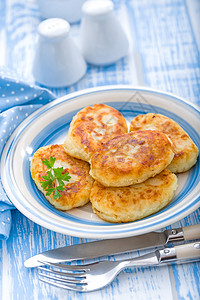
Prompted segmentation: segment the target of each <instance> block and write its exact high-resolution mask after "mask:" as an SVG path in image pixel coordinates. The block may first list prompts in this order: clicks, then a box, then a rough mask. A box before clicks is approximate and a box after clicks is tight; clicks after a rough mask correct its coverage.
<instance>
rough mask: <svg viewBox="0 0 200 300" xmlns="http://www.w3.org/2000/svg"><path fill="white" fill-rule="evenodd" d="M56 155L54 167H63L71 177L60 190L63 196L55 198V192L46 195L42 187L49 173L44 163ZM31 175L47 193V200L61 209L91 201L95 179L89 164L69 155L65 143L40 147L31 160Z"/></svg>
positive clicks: (41, 189) (39, 187)
mask: <svg viewBox="0 0 200 300" xmlns="http://www.w3.org/2000/svg"><path fill="white" fill-rule="evenodd" d="M51 156H52V157H55V158H56V161H55V164H54V167H55V168H57V167H63V174H64V173H67V172H69V175H70V176H71V178H70V179H69V182H65V183H66V184H65V190H64V191H60V194H61V197H60V198H59V199H54V192H53V194H51V195H50V196H46V192H45V191H44V189H43V188H42V187H41V183H40V181H44V179H43V178H42V176H45V175H47V171H48V169H47V167H46V166H45V165H44V164H43V163H42V161H43V160H44V159H45V158H46V159H47V160H49V159H50V157H51ZM31 175H32V178H33V180H34V181H35V183H36V185H37V187H38V189H39V190H40V191H41V192H42V193H43V194H44V195H45V197H46V198H47V200H48V201H49V202H50V203H51V204H52V205H54V206H55V207H56V208H57V209H60V210H69V209H72V208H73V207H78V206H83V205H84V204H86V203H87V202H88V201H89V196H90V191H91V187H92V184H93V179H92V178H91V176H90V175H89V164H88V163H87V162H85V161H82V160H79V159H76V158H74V157H71V156H69V155H68V154H67V153H66V152H65V150H64V147H63V145H50V146H46V147H41V148H39V149H38V150H37V151H36V152H35V154H34V156H33V159H32V162H31Z"/></svg>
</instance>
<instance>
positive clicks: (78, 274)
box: [38, 267, 86, 279]
mask: <svg viewBox="0 0 200 300" xmlns="http://www.w3.org/2000/svg"><path fill="white" fill-rule="evenodd" d="M38 269H39V270H41V271H45V272H48V273H52V274H57V275H60V276H63V277H70V278H75V277H76V278H82V279H85V278H86V276H84V275H83V274H85V272H82V273H80V272H79V273H72V272H70V273H67V272H60V271H57V270H52V269H48V268H45V267H38Z"/></svg>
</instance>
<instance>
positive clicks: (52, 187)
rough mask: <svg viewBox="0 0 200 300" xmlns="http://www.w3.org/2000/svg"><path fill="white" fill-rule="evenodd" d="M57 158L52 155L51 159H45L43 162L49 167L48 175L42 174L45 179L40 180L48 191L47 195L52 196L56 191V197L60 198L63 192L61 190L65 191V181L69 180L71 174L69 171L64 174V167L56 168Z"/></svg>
mask: <svg viewBox="0 0 200 300" xmlns="http://www.w3.org/2000/svg"><path fill="white" fill-rule="evenodd" d="M55 161H56V158H55V157H52V156H51V157H50V160H48V159H46V158H45V159H44V160H43V161H42V163H43V164H44V165H45V166H46V167H47V168H48V169H49V171H47V175H45V176H42V178H43V179H44V180H45V181H40V183H41V186H42V187H43V188H44V190H45V191H46V195H47V196H50V195H51V194H52V193H53V192H54V199H59V197H61V194H60V193H59V191H64V190H65V188H64V186H65V183H64V181H69V179H70V178H71V176H69V175H68V174H69V173H65V174H62V172H63V167H58V168H54V167H53V166H54V164H55Z"/></svg>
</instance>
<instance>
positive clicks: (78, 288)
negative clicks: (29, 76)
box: [39, 277, 87, 292]
mask: <svg viewBox="0 0 200 300" xmlns="http://www.w3.org/2000/svg"><path fill="white" fill-rule="evenodd" d="M39 280H40V281H43V282H45V283H48V284H50V285H53V286H55V287H59V288H63V289H65V290H72V291H78V292H85V291H87V289H86V288H85V286H81V285H75V284H70V283H69V284H67V283H65V284H60V283H57V282H55V281H54V280H51V279H48V280H47V279H45V278H40V277H39Z"/></svg>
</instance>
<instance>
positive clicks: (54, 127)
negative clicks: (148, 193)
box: [1, 86, 200, 239]
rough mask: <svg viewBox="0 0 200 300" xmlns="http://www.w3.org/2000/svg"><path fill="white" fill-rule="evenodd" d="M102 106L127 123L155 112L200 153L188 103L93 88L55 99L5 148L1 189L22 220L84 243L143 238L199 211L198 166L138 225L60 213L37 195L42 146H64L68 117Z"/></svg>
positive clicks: (87, 213)
mask: <svg viewBox="0 0 200 300" xmlns="http://www.w3.org/2000/svg"><path fill="white" fill-rule="evenodd" d="M95 103H105V104H108V105H110V106H112V107H114V108H116V109H118V110H119V111H120V112H121V113H122V114H123V115H124V117H125V118H126V119H127V122H128V123H130V121H131V120H132V119H133V117H135V116H136V115H138V114H143V113H148V112H156V113H161V114H164V115H166V116H168V117H170V118H172V119H173V120H175V121H176V122H177V123H178V124H179V125H180V126H181V127H182V128H183V129H184V130H185V131H186V132H187V133H188V134H189V135H190V137H191V138H192V139H193V141H194V142H195V144H196V145H197V146H198V148H200V136H199V130H200V110H199V108H198V107H195V106H194V105H192V104H190V103H189V102H187V101H185V100H183V99H181V98H179V97H177V96H175V95H172V94H170V93H165V92H161V91H157V90H152V89H145V88H134V87H130V86H108V87H101V88H93V89H88V90H84V91H81V92H77V93H73V94H70V95H67V96H64V97H62V98H59V99H57V100H55V101H53V102H51V103H50V104H48V105H46V106H44V107H42V108H41V109H40V110H38V111H36V112H35V113H33V114H32V115H31V116H29V117H28V118H27V119H26V120H25V121H24V122H23V123H22V124H21V125H20V126H19V127H18V128H17V129H16V131H15V132H14V133H13V135H12V136H11V137H10V139H9V141H8V143H7V144H6V147H5V149H4V152H3V155H2V160H1V174H2V181H3V185H4V188H5V190H6V192H7V194H8V196H9V198H10V199H11V201H12V202H13V204H14V205H15V206H16V208H18V209H19V210H20V211H21V212H22V213H23V214H24V215H25V216H27V217H28V218H30V219H31V220H32V221H34V222H36V223H38V224H40V225H41V226H44V227H46V228H48V229H51V230H53V231H57V232H60V233H64V234H67V235H72V236H78V237H84V238H97V239H98V238H99V239H101V238H122V237H127V236H133V235H139V234H144V233H147V232H150V231H153V230H158V229H161V228H163V227H165V226H167V225H170V224H172V223H174V222H177V221H178V220H180V219H181V218H183V217H185V216H186V215H188V214H189V213H191V212H193V211H194V210H195V209H197V208H198V207H199V199H200V166H199V160H198V162H197V164H196V165H195V166H194V167H193V168H192V169H191V170H190V171H189V172H185V173H183V174H179V175H178V189H177V192H176V195H175V197H174V199H173V200H172V201H171V203H170V204H169V205H168V206H167V207H165V208H164V209H162V210H161V211H159V212H157V213H156V214H154V215H151V216H149V217H147V218H144V219H142V220H138V221H135V222H131V223H124V224H113V223H108V222H105V221H103V220H101V219H99V218H98V217H97V216H96V215H95V214H94V213H93V211H92V208H91V205H90V203H89V204H87V205H85V206H84V207H81V208H76V209H72V210H70V211H68V212H61V211H59V210H57V209H55V208H54V207H53V206H52V205H51V204H50V203H49V202H48V201H47V200H46V199H45V197H44V196H43V195H42V194H41V193H40V192H39V190H38V189H37V187H36V186H35V184H34V182H33V180H32V178H31V174H30V162H31V159H32V156H33V154H34V152H35V151H36V150H37V149H38V148H40V147H41V146H45V145H48V144H55V143H63V142H64V140H65V137H66V135H67V131H68V128H69V125H70V122H71V120H72V117H73V116H74V115H75V114H76V113H77V112H78V111H79V110H80V109H82V108H83V107H85V106H88V105H93V104H95Z"/></svg>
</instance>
